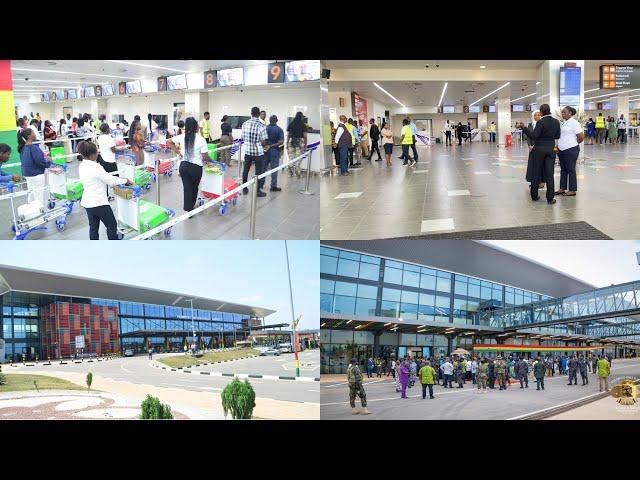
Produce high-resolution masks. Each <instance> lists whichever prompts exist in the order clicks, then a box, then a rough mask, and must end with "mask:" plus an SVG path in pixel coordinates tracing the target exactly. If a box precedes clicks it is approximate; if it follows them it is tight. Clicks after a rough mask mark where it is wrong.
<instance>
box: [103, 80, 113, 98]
mask: <svg viewBox="0 0 640 480" xmlns="http://www.w3.org/2000/svg"><path fill="white" fill-rule="evenodd" d="M101 87H102V96H103V97H110V96H111V95H113V85H111V84H110V83H103V84H102V85H101Z"/></svg>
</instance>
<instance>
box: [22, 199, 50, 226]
mask: <svg viewBox="0 0 640 480" xmlns="http://www.w3.org/2000/svg"><path fill="white" fill-rule="evenodd" d="M16 210H17V213H18V220H20V221H21V222H28V221H29V220H32V219H34V218H37V217H39V216H40V215H43V214H44V208H43V207H42V204H41V203H40V202H37V201H36V202H29V203H25V204H24V205H20V206H19V207H18V208H17V209H16Z"/></svg>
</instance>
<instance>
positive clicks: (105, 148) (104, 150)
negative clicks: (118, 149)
mask: <svg viewBox="0 0 640 480" xmlns="http://www.w3.org/2000/svg"><path fill="white" fill-rule="evenodd" d="M115 146H116V140H115V138H113V137H112V136H111V135H109V134H104V133H103V134H102V135H100V136H99V137H98V148H99V149H100V156H101V157H102V159H103V160H104V161H105V162H109V163H116V154H115V153H113V152H112V151H111V147H115Z"/></svg>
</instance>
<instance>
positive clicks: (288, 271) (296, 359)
mask: <svg viewBox="0 0 640 480" xmlns="http://www.w3.org/2000/svg"><path fill="white" fill-rule="evenodd" d="M284 251H285V256H286V257H287V274H288V277H289V300H290V302H291V320H292V325H293V344H294V345H293V355H294V358H295V363H296V377H299V376H300V362H299V361H298V342H297V341H296V337H297V334H296V331H297V329H298V321H297V320H296V314H295V312H294V310H293V289H292V288H291V268H290V267H289V248H288V247H287V241H286V240H285V241H284Z"/></svg>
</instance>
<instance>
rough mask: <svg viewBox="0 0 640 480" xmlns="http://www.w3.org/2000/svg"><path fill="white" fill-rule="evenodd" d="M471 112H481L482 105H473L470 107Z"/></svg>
mask: <svg viewBox="0 0 640 480" xmlns="http://www.w3.org/2000/svg"><path fill="white" fill-rule="evenodd" d="M469 113H480V105H471V106H470V107H469Z"/></svg>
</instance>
